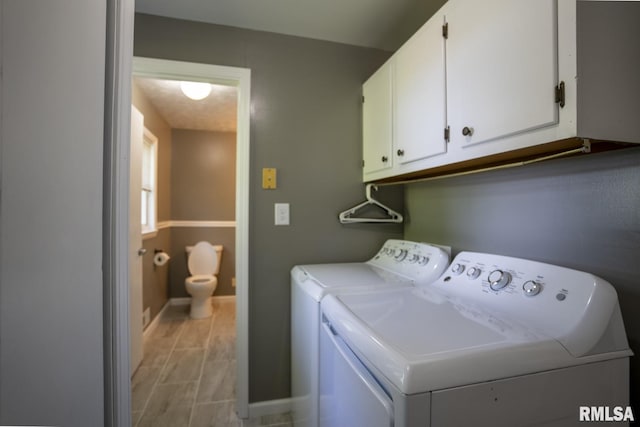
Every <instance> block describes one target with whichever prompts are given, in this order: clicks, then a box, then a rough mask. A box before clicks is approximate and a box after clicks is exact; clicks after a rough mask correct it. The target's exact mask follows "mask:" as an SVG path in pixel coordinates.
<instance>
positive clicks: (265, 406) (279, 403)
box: [249, 398, 292, 418]
mask: <svg viewBox="0 0 640 427" xmlns="http://www.w3.org/2000/svg"><path fill="white" fill-rule="evenodd" d="M291 407H292V405H291V398H287V399H277V400H267V401H264V402H255V403H249V418H258V417H262V416H264V415H277V414H284V413H287V412H291Z"/></svg>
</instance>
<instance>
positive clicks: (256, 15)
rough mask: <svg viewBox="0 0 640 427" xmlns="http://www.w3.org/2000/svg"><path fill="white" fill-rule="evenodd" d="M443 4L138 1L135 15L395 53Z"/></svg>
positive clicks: (437, 0)
mask: <svg viewBox="0 0 640 427" xmlns="http://www.w3.org/2000/svg"><path fill="white" fill-rule="evenodd" d="M444 3H445V0H180V1H176V0H136V12H140V13H147V14H151V15H160V16H167V17H171V18H178V19H186V20H191V21H201V22H209V23H214V24H220V25H229V26H232V27H240V28H248V29H252V30H259V31H269V32H273V33H280V34H288V35H293V36H299V37H307V38H312V39H319V40H328V41H333V42H338V43H346V44H351V45H356V46H365V47H374V48H378V49H384V50H389V51H395V50H396V49H398V47H400V45H402V43H404V42H405V41H406V40H407V39H408V38H409V37H410V36H411V34H413V33H414V32H415V31H416V30H417V29H418V28H419V27H420V26H421V25H422V24H423V23H424V22H426V21H427V19H429V18H430V17H431V16H432V15H433V14H434V13H435V12H436V11H437V10H438V9H439V8H440V6H442V5H443V4H444Z"/></svg>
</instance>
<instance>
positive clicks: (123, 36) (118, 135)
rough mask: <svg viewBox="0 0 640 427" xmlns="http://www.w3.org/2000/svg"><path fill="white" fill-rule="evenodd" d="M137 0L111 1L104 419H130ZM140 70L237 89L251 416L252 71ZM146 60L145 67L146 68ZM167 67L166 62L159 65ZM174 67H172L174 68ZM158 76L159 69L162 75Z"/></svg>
mask: <svg viewBox="0 0 640 427" xmlns="http://www.w3.org/2000/svg"><path fill="white" fill-rule="evenodd" d="M134 16H135V2H134V0H107V27H106V28H107V46H106V75H105V126H104V158H103V268H102V271H103V322H104V339H103V342H104V420H105V422H104V425H105V426H123V427H124V426H129V425H131V372H130V366H129V285H128V277H129V268H128V255H129V236H128V233H129V146H130V141H129V140H130V122H131V91H132V88H131V77H132V72H133V71H134V57H133V27H134ZM135 62H136V69H137V71H138V72H144V70H145V68H144V67H148V68H147V71H149V72H151V71H153V70H154V68H153V67H158V68H156V69H155V72H156V73H158V72H159V70H163V71H162V73H160V74H161V75H164V76H165V77H170V76H172V75H173V76H174V78H175V77H178V76H188V78H187V79H186V80H189V79H191V80H205V81H212V82H216V81H217V82H223V84H228V85H233V86H236V87H237V88H238V130H237V135H236V138H237V146H236V310H237V314H236V318H237V322H236V323H237V324H236V352H237V354H236V358H237V384H236V410H237V412H238V416H239V417H240V418H248V416H249V321H248V319H249V298H248V295H249V289H248V287H249V167H250V162H249V160H250V159H249V153H250V146H249V144H250V139H249V131H250V93H251V71H250V70H249V69H246V68H236V67H223V66H215V65H208V64H195V63H185V62H178V61H167V60H159V59H149V58H144V59H143V58H138V59H136V61H135ZM140 67H142V69H141V68H140ZM160 67H162V68H160ZM172 73H173V74H172ZM156 75H157V74H156Z"/></svg>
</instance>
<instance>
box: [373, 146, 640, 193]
mask: <svg viewBox="0 0 640 427" xmlns="http://www.w3.org/2000/svg"><path fill="white" fill-rule="evenodd" d="M635 145H637V144H629V143H620V142H612V141H595V140H589V139H583V138H568V139H563V140H560V141H554V142H550V143H547V144H541V145H536V146H534V147H527V148H522V149H519V150H513V151H508V152H505V153H499V154H494V155H491V156H485V157H480V158H477V159H472V160H466V161H464V162H458V163H452V164H448V165H443V166H439V167H435V168H431V169H426V170H422V171H417V172H411V173H408V174H403V175H398V176H394V177H389V178H385V179H381V180H378V181H371V182H372V183H375V184H378V185H395V184H409V183H413V182H421V181H429V180H433V179H441V178H450V177H455V176H461V175H469V174H475V173H480V172H488V171H492V170H497V169H508V168H513V167H518V166H525V165H528V164H531V163H538V162H542V161H546V160H551V159H556V158H559V157H567V156H574V155H579V154H588V153H596V152H602V151H609V150H615V149H619V148H625V147H630V146H635Z"/></svg>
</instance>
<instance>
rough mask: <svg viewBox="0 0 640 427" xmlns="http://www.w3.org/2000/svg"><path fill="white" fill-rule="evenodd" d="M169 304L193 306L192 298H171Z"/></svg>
mask: <svg viewBox="0 0 640 427" xmlns="http://www.w3.org/2000/svg"><path fill="white" fill-rule="evenodd" d="M169 303H170V304H171V305H189V304H191V297H183V298H171V299H170V300H169Z"/></svg>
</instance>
